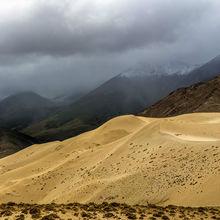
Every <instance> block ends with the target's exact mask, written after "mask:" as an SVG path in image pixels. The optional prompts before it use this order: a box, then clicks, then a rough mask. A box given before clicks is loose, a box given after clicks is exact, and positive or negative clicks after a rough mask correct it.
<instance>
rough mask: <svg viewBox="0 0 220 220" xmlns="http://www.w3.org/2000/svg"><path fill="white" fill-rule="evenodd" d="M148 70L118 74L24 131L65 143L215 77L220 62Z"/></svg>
mask: <svg viewBox="0 0 220 220" xmlns="http://www.w3.org/2000/svg"><path fill="white" fill-rule="evenodd" d="M149 68H150V69H148V66H147V67H144V68H143V69H142V68H141V70H140V69H134V70H133V69H132V70H129V71H127V72H124V73H122V74H119V75H118V76H116V77H114V78H112V79H110V80H109V81H107V82H106V83H104V84H103V85H101V86H100V87H98V88H97V89H95V90H93V91H92V92H90V93H89V94H87V95H86V96H84V97H82V98H81V99H79V100H78V101H76V102H75V103H73V104H72V105H69V106H67V107H65V108H64V109H61V110H60V111H57V112H56V113H55V114H52V115H51V116H50V117H48V118H46V119H45V120H42V121H41V122H39V123H34V124H32V125H30V126H29V127H28V128H26V129H24V130H23V132H25V133H27V134H29V135H31V136H34V137H37V138H38V139H40V140H43V141H49V140H63V139H66V138H68V137H72V136H74V135H78V134H80V133H82V132H85V131H88V130H91V129H94V128H96V127H97V126H99V125H101V124H103V123H104V122H106V121H107V120H109V119H111V118H113V117H115V116H119V115H123V114H137V113H139V112H141V111H142V110H143V109H144V108H146V107H148V106H150V105H152V104H154V103H155V102H156V101H159V100H160V99H161V98H164V97H165V96H166V95H168V94H169V93H170V92H171V91H174V90H176V89H178V88H180V87H183V86H188V85H191V84H194V83H197V82H199V81H205V80H208V79H211V78H212V77H213V76H216V75H217V72H216V71H219V72H220V59H219V58H218V57H216V58H215V59H213V60H212V61H210V62H209V63H207V64H205V65H203V66H201V67H199V68H198V69H196V70H192V71H191V72H190V73H186V72H185V74H180V73H179V72H178V71H177V70H176V69H172V68H168V67H167V66H165V67H161V66H159V67H157V66H156V67H149ZM173 71H175V72H173ZM171 72H172V73H173V74H170V73H171ZM168 73H169V74H168ZM181 73H182V72H181ZM200 73H201V74H200Z"/></svg>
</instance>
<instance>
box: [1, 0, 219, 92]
mask: <svg viewBox="0 0 220 220" xmlns="http://www.w3.org/2000/svg"><path fill="white" fill-rule="evenodd" d="M219 8H220V3H219V1H218V0H185V1H179V0H120V1H118V0H105V1H103V0H93V1H91V0H74V1H71V0H62V1H58V0H48V1H43V0H8V1H7V2H6V1H0V14H1V17H0V18H1V21H0V30H1V34H0V82H1V84H0V96H5V95H7V94H10V93H13V92H16V91H18V90H29V89H32V90H35V91H37V92H40V93H41V94H44V95H49V96H55V95H59V94H62V93H65V92H67V91H74V90H79V89H80V88H81V89H82V88H85V87H88V88H90V87H91V88H92V87H94V86H96V85H98V84H99V83H101V82H102V81H104V80H106V79H108V78H110V77H112V76H114V75H116V74H117V73H119V72H120V71H122V70H123V69H126V68H128V67H130V66H132V65H135V63H138V62H145V61H148V62H149V61H151V60H154V62H155V60H156V61H158V62H159V61H160V60H164V59H174V58H175V59H181V60H183V61H186V62H191V63H199V62H204V61H205V60H208V59H210V58H212V57H214V56H215V55H217V54H220V45H219V39H220V15H219ZM88 79H89V80H88Z"/></svg>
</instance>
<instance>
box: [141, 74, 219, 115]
mask: <svg viewBox="0 0 220 220" xmlns="http://www.w3.org/2000/svg"><path fill="white" fill-rule="evenodd" d="M192 112H220V75H219V76H218V77H216V78H214V79H212V80H210V81H207V82H203V83H198V84H195V85H193V86H189V87H186V88H181V89H178V90H176V91H174V92H172V93H171V94H170V95H168V96H167V97H165V98H163V99H162V100H160V101H159V102H157V103H156V104H154V105H152V106H151V107H149V108H147V109H146V110H145V111H144V112H143V113H141V114H140V115H142V116H147V117H167V116H175V115H180V114H186V113H192Z"/></svg>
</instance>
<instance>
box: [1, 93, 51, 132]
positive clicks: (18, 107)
mask: <svg viewBox="0 0 220 220" xmlns="http://www.w3.org/2000/svg"><path fill="white" fill-rule="evenodd" d="M53 107H54V104H53V103H52V102H51V101H50V100H48V99H46V98H43V97H41V96H40V95H38V94H36V93H34V92H22V93H18V94H15V95H12V96H9V97H7V98H5V99H4V100H2V101H1V102H0V127H4V128H8V129H17V130H20V129H22V128H24V127H26V126H28V125H30V124H31V123H34V122H38V121H39V120H41V119H43V118H45V117H47V116H48V115H49V114H50V112H51V110H52V108H53Z"/></svg>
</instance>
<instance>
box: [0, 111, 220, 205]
mask: <svg viewBox="0 0 220 220" xmlns="http://www.w3.org/2000/svg"><path fill="white" fill-rule="evenodd" d="M8 201H14V202H26V203H34V202H37V203H50V202H57V203H66V202H74V201H77V202H83V203H84V202H90V201H94V202H103V201H109V202H112V201H117V202H120V203H123V202H126V203H128V204H137V203H138V204H147V203H155V204H158V205H167V204H176V205H184V206H220V113H219V114H218V113H210V114H209V113H206V114H202V113H199V114H189V115H182V116H178V117H174V118H166V119H153V118H142V117H135V116H132V115H129V116H123V117H118V118H115V119H113V120H111V121H109V122H107V123H106V124H104V125H103V126H101V127H99V128H98V129H96V130H94V131H91V132H87V133H84V134H82V135H80V136H78V137H75V138H72V139H68V140H66V141H63V142H51V143H48V144H42V145H33V146H31V147H29V148H27V149H25V150H22V151H20V152H18V153H16V154H14V155H11V156H9V157H6V158H4V159H1V160H0V202H8Z"/></svg>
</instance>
